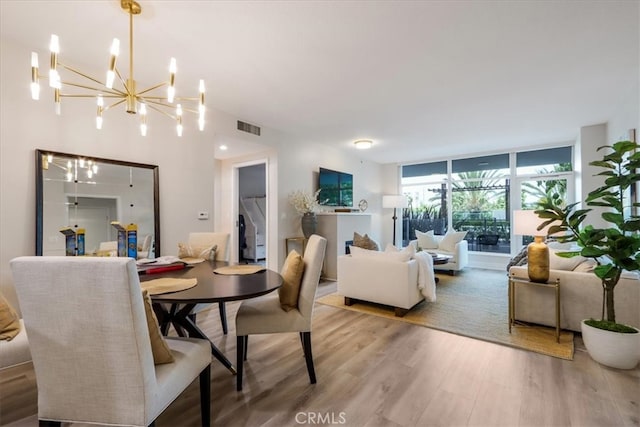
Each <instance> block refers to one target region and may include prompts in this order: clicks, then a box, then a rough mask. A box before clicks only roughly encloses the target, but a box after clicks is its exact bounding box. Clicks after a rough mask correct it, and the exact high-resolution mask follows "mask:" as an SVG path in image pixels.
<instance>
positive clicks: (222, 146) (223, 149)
mask: <svg viewBox="0 0 640 427" xmlns="http://www.w3.org/2000/svg"><path fill="white" fill-rule="evenodd" d="M227 148H228V147H227V146H226V145H224V144H223V145H221V146H220V149H221V150H222V151H225V150H226V149H227Z"/></svg>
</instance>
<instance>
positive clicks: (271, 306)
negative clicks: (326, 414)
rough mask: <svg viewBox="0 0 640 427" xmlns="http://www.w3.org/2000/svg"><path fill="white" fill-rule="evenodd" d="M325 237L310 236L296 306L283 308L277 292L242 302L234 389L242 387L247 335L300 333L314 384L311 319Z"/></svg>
mask: <svg viewBox="0 0 640 427" xmlns="http://www.w3.org/2000/svg"><path fill="white" fill-rule="evenodd" d="M326 246H327V239H325V238H324V237H320V236H318V235H317V234H314V235H312V236H311V237H310V238H309V242H308V243H307V246H306V249H305V251H304V271H303V273H302V274H303V275H302V281H301V283H300V293H299V295H298V308H297V309H293V310H291V311H284V310H283V309H282V308H281V307H280V298H279V296H278V293H277V292H272V293H270V294H267V295H264V296H262V297H259V298H254V299H248V300H245V301H243V302H242V304H241V305H240V308H239V309H238V313H237V314H236V337H237V338H236V342H237V363H236V369H237V371H238V374H237V378H236V388H237V390H238V391H240V390H242V371H243V363H244V361H245V360H247V349H248V344H249V335H254V334H274V333H281V332H299V333H300V340H301V342H302V350H303V351H304V357H305V360H306V363H307V371H308V373H309V380H310V382H311V384H315V383H316V374H315V370H314V367H313V356H312V353H311V319H312V317H313V307H314V303H315V297H316V291H317V289H318V282H319V281H320V272H321V270H322V262H323V261H324V254H325V249H326Z"/></svg>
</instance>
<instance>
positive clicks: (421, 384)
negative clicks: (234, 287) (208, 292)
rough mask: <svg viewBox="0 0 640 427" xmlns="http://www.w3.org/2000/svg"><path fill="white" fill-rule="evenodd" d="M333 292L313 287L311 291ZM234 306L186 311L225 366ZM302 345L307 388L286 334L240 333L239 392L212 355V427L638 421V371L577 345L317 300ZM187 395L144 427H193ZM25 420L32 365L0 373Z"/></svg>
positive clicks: (7, 398)
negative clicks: (568, 354) (483, 336)
mask: <svg viewBox="0 0 640 427" xmlns="http://www.w3.org/2000/svg"><path fill="white" fill-rule="evenodd" d="M335 287H336V285H335V283H333V282H323V283H322V284H321V285H320V287H319V289H318V296H322V295H326V294H328V293H331V292H334V291H335ZM237 307H238V303H229V304H227V315H228V319H229V335H227V336H224V335H223V334H222V331H221V328H220V319H219V317H218V310H217V309H215V310H211V311H209V312H203V313H200V314H199V315H198V324H199V325H200V326H201V327H202V328H203V329H204V330H205V331H207V333H209V334H210V336H211V337H212V339H213V340H214V341H215V342H216V343H217V345H218V346H219V347H220V348H221V349H222V351H224V352H225V353H226V354H227V355H228V356H229V357H230V358H231V360H233V361H235V333H234V322H233V319H234V317H235V312H236V310H237ZM214 308H215V307H214ZM505 327H506V325H505ZM577 340H578V341H579V338H577ZM312 343H313V353H314V360H315V367H316V375H317V378H318V383H317V384H315V385H311V384H309V377H308V376H307V371H306V367H305V362H304V356H303V353H302V349H301V346H300V339H299V337H298V335H297V334H281V335H262V336H252V337H251V338H250V340H249V358H248V361H247V362H246V363H245V382H244V390H243V391H242V392H236V390H235V377H234V376H233V375H231V374H230V373H229V372H228V371H227V370H226V369H224V368H223V367H222V366H221V365H220V364H219V363H218V362H217V361H215V360H214V362H213V365H212V367H213V368H212V383H211V396H212V402H211V410H212V424H213V425H216V426H263V425H264V426H296V425H300V424H302V425H305V424H306V425H331V424H335V425H345V426H363V427H364V426H389V427H393V426H467V425H469V426H580V427H582V426H639V425H640V406H639V403H640V368H636V369H634V370H630V371H622V370H615V369H609V368H605V367H602V366H601V365H599V364H597V363H596V362H594V361H593V360H591V358H590V357H589V355H588V354H587V353H586V352H584V351H581V348H582V347H581V345H580V344H581V343H580V342H578V343H577V351H576V355H575V359H574V360H573V361H565V360H560V359H555V358H552V357H548V356H543V355H540V354H536V353H532V352H528V351H524V350H517V349H513V348H510V347H505V346H501V345H496V344H492V343H488V342H484V341H479V340H474V339H470V338H466V337H461V336H458V335H453V334H448V333H445V332H440V331H436V330H432V329H428V328H424V327H421V326H415V325H410V324H406V323H402V322H397V321H394V320H388V319H383V318H378V317H373V316H368V315H365V314H360V313H355V312H351V311H346V310H340V309H337V308H333V307H329V306H325V305H322V304H317V305H316V311H315V315H314V328H313V333H312ZM198 396H199V392H198V384H197V381H196V382H194V383H193V384H192V385H191V386H190V387H189V388H188V389H187V391H185V393H183V394H182V395H181V396H180V397H179V398H178V399H177V400H176V401H175V402H174V403H173V404H172V405H171V406H170V407H169V408H167V410H166V411H165V412H164V413H163V414H162V415H161V416H160V417H159V418H158V420H157V422H156V426H158V427H162V426H171V427H174V426H185V427H186V426H199V425H200V415H199V413H200V412H199V401H198ZM35 414H37V392H36V383H35V374H34V372H33V367H32V366H31V365H30V364H28V365H23V366H21V367H16V368H12V369H9V370H5V371H2V372H0V425H11V426H14V427H15V426H34V425H37V417H36V415H35ZM77 425H78V424H74V426H77Z"/></svg>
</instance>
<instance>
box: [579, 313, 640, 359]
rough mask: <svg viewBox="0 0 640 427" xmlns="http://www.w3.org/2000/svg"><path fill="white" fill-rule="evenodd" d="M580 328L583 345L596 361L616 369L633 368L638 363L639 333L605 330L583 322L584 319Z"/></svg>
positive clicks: (639, 353) (639, 354)
mask: <svg viewBox="0 0 640 427" xmlns="http://www.w3.org/2000/svg"><path fill="white" fill-rule="evenodd" d="M580 329H581V331H582V340H583V341H584V346H585V347H586V348H587V351H588V352H589V356H591V358H592V359H593V360H595V361H596V362H598V363H601V364H603V365H605V366H609V367H612V368H618V369H633V368H635V367H636V365H637V364H638V361H639V360H640V333H637V334H621V333H619V332H611V331H605V330H603V329H598V328H594V327H592V326H589V325H587V324H585V323H584V320H583V321H582V323H581V328H580ZM634 329H636V330H638V329H637V328H634Z"/></svg>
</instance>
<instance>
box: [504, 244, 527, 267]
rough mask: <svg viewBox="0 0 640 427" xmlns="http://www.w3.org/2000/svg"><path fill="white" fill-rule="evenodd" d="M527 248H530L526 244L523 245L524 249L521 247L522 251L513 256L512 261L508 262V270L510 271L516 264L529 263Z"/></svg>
mask: <svg viewBox="0 0 640 427" xmlns="http://www.w3.org/2000/svg"><path fill="white" fill-rule="evenodd" d="M527 249H528V248H527V247H526V246H523V247H522V249H520V252H518V255H516V256H514V257H513V258H511V261H509V264H507V271H509V269H510V268H511V267H513V266H514V265H516V266H520V265H525V264H526V263H527Z"/></svg>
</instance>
